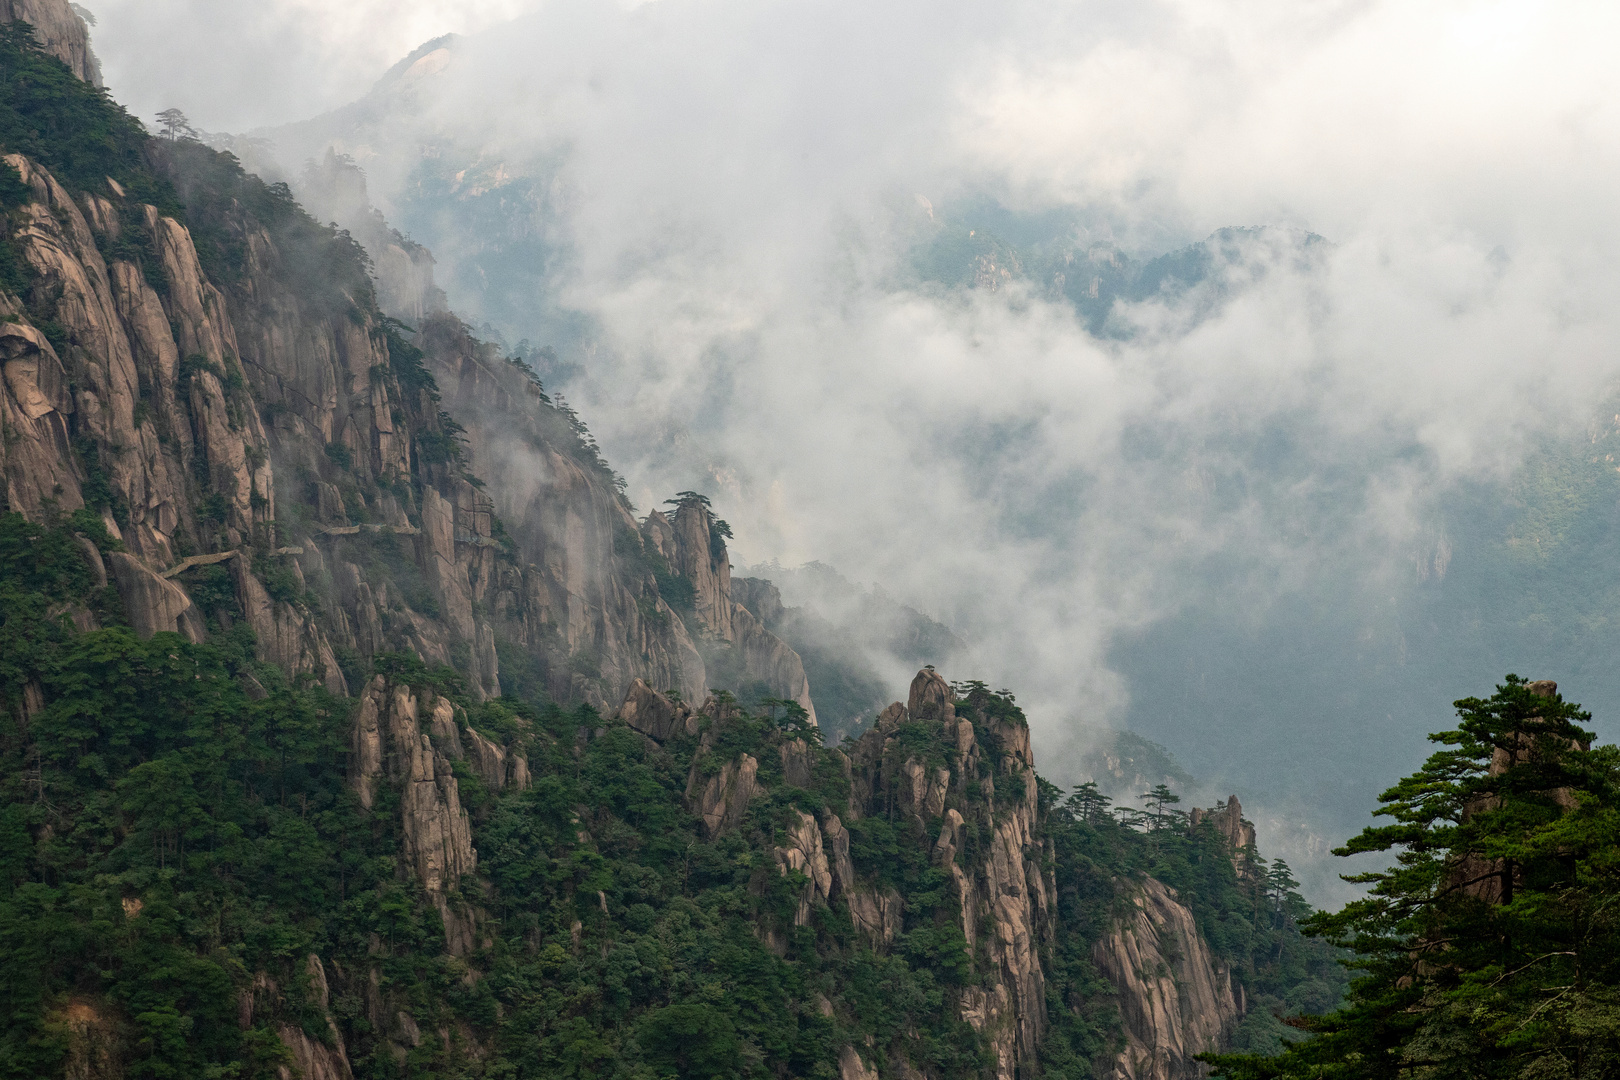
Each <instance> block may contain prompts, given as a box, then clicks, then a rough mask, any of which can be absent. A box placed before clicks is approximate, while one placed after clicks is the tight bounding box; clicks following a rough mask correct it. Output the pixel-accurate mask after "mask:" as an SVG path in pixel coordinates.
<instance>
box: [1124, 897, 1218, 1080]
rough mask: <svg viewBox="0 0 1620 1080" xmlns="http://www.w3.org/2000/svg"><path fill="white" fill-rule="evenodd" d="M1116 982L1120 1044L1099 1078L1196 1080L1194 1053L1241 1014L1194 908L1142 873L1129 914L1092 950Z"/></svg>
mask: <svg viewBox="0 0 1620 1080" xmlns="http://www.w3.org/2000/svg"><path fill="white" fill-rule="evenodd" d="M1092 959H1093V961H1094V962H1095V963H1096V965H1097V970H1098V971H1099V972H1100V973H1101V974H1102V975H1103V977H1104V978H1106V979H1108V980H1109V981H1110V982H1112V983H1113V984H1114V988H1115V990H1116V991H1117V992H1118V995H1119V1009H1120V1017H1121V1019H1122V1020H1123V1021H1124V1025H1125V1037H1126V1045H1125V1048H1124V1049H1123V1050H1122V1051H1121V1052H1120V1054H1119V1057H1118V1058H1117V1059H1116V1060H1115V1061H1114V1062H1113V1063H1112V1065H1111V1067H1109V1068H1107V1069H1106V1070H1103V1071H1100V1072H1099V1076H1100V1077H1101V1078H1102V1080H1197V1078H1198V1077H1202V1076H1204V1075H1205V1071H1204V1069H1203V1066H1202V1065H1201V1064H1200V1063H1199V1062H1197V1061H1194V1060H1193V1056H1194V1055H1195V1054H1200V1053H1203V1052H1205V1051H1208V1050H1216V1049H1219V1048H1220V1047H1221V1045H1222V1043H1223V1040H1224V1039H1225V1037H1226V1035H1227V1033H1228V1031H1229V1030H1230V1028H1231V1026H1232V1025H1233V1024H1234V1023H1235V1022H1236V1021H1237V1019H1238V1017H1239V1008H1238V1003H1237V999H1236V998H1235V997H1234V995H1233V991H1232V979H1231V974H1230V972H1228V971H1226V970H1225V969H1224V968H1222V967H1220V966H1219V965H1217V964H1216V963H1215V961H1214V958H1213V957H1212V955H1211V954H1210V951H1209V946H1208V945H1207V944H1206V943H1205V941H1204V939H1203V936H1202V935H1201V934H1199V932H1198V925H1197V923H1196V922H1195V921H1194V920H1193V916H1192V912H1191V911H1189V910H1188V909H1187V908H1186V907H1185V906H1183V905H1182V904H1181V903H1180V902H1179V901H1178V900H1177V898H1176V895H1175V893H1174V892H1173V891H1172V890H1170V889H1169V888H1168V887H1166V886H1165V885H1163V884H1161V883H1160V882H1158V881H1156V880H1154V879H1153V878H1145V879H1143V881H1142V882H1141V884H1140V887H1139V888H1138V889H1137V891H1136V893H1135V896H1134V897H1133V898H1132V901H1131V909H1130V911H1129V912H1128V913H1127V914H1126V915H1125V916H1124V917H1123V918H1121V919H1120V920H1119V921H1118V922H1117V923H1115V925H1114V928H1113V930H1112V931H1111V932H1110V933H1109V934H1108V935H1107V936H1106V937H1104V938H1103V939H1102V940H1100V941H1099V942H1098V943H1097V944H1096V946H1095V947H1094V948H1093V949H1092Z"/></svg>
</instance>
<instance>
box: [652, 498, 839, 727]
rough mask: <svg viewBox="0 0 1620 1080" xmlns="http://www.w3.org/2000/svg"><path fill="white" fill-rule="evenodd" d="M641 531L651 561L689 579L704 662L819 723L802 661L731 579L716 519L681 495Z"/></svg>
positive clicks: (704, 507)
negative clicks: (668, 511) (801, 710)
mask: <svg viewBox="0 0 1620 1080" xmlns="http://www.w3.org/2000/svg"><path fill="white" fill-rule="evenodd" d="M642 536H643V543H644V544H645V546H646V548H647V549H648V550H649V551H650V553H651V554H652V555H653V556H654V557H655V558H658V559H661V560H663V561H664V562H665V563H666V564H667V565H668V566H669V568H670V569H671V570H672V571H673V572H674V573H676V574H678V575H680V576H681V578H682V579H684V580H685V581H687V582H690V584H691V587H692V613H693V615H694V620H693V621H694V622H695V623H696V626H695V631H696V635H697V638H698V641H699V642H700V644H702V645H704V646H706V648H705V650H704V651H705V653H706V654H707V657H708V659H709V661H710V662H711V663H712V664H713V665H714V666H715V667H716V668H717V669H718V670H720V671H723V672H726V674H728V675H729V676H730V677H731V678H730V681H731V682H733V683H734V684H736V685H739V686H746V687H761V688H763V689H764V691H765V696H770V697H778V698H785V699H787V700H789V701H795V702H798V704H799V705H800V706H802V707H803V708H804V710H805V712H806V713H808V714H809V717H810V722H811V723H812V724H814V723H816V706H815V702H814V701H812V700H811V697H810V680H809V679H808V678H807V677H806V676H805V671H804V661H803V660H802V659H801V658H800V657H799V654H798V653H796V652H794V651H793V649H792V648H790V647H789V646H788V645H787V643H786V642H784V641H783V640H782V639H781V638H779V637H777V636H776V635H775V634H773V633H772V632H771V631H769V630H767V629H766V628H765V624H764V623H763V622H762V621H761V620H760V619H759V618H758V617H757V616H755V615H754V613H753V612H752V611H751V610H750V609H749V607H748V604H747V603H746V601H747V600H748V599H751V598H752V592H751V591H750V590H751V589H752V583H748V584H744V585H742V587H741V590H740V591H739V589H738V586H737V584H735V583H733V581H732V578H731V557H730V555H729V554H728V552H727V551H726V543H725V539H724V534H723V532H722V528H721V523H720V522H719V521H718V520H717V519H716V518H715V516H714V514H713V513H712V512H711V511H710V510H709V508H708V506H707V505H706V504H705V503H704V502H702V501H700V500H697V499H686V500H683V501H682V502H681V503H680V505H679V507H678V508H677V509H676V511H675V513H674V514H673V515H672V516H665V515H664V514H663V513H661V512H659V511H656V510H655V511H653V512H652V513H651V514H648V515H647V519H646V521H645V522H643V524H642Z"/></svg>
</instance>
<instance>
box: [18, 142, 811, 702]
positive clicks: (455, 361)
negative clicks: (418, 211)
mask: <svg viewBox="0 0 1620 1080" xmlns="http://www.w3.org/2000/svg"><path fill="white" fill-rule="evenodd" d="M188 153H190V154H193V155H196V154H203V153H206V152H205V151H202V150H201V148H195V150H188V149H186V148H179V149H176V150H173V151H171V155H172V156H173V157H174V158H177V159H179V160H174V161H170V162H168V164H169V165H170V167H172V168H173V169H175V170H177V171H179V170H183V169H184V168H185V164H186V163H185V161H184V158H185V156H186V154H188ZM9 163H10V164H11V165H12V166H13V167H15V168H17V169H18V171H19V173H20V174H21V175H22V176H23V177H24V179H25V181H26V182H27V183H28V184H29V185H30V186H31V188H32V189H33V191H34V199H33V201H32V202H30V203H29V204H28V205H27V206H25V207H23V208H22V209H21V211H20V212H19V216H20V218H21V221H20V223H19V227H18V228H17V229H16V230H15V233H14V239H15V242H16V243H17V244H18V246H19V247H20V248H21V250H22V252H23V253H24V256H25V258H26V259H27V261H28V264H29V266H30V268H31V270H32V271H33V273H34V276H35V278H36V281H37V284H36V285H35V286H34V287H33V289H32V290H31V291H30V296H29V297H24V298H17V299H12V298H3V297H0V305H3V306H4V307H5V310H6V314H8V315H10V316H11V317H12V320H13V321H10V322H7V323H6V324H5V325H4V329H3V330H0V351H3V354H4V357H5V369H4V370H5V380H4V382H5V386H4V393H3V397H0V418H3V420H4V422H5V424H6V430H7V431H8V432H10V433H11V434H10V436H9V437H8V438H7V440H6V443H5V446H4V447H3V448H0V474H3V476H4V478H5V482H6V488H5V502H6V506H7V507H8V508H10V509H14V510H19V511H21V512H23V513H24V514H27V515H28V516H30V517H36V518H37V517H44V516H47V515H48V514H51V513H67V512H71V511H74V510H77V509H80V508H82V507H84V506H85V505H86V503H87V501H88V502H90V503H99V505H98V506H96V507H95V509H96V510H97V511H98V512H99V513H100V515H101V517H102V518H103V519H104V520H105V522H106V524H107V527H108V528H109V530H110V531H111V532H112V533H113V534H114V535H115V536H116V537H117V538H118V539H120V540H121V541H122V542H123V543H124V544H125V545H126V547H127V548H128V549H129V559H128V560H127V561H120V563H119V564H118V565H117V566H115V567H114V568H113V569H114V571H115V577H116V579H117V583H118V585H119V588H120V593H121V595H122V596H123V597H124V601H125V604H126V607H127V608H128V610H129V612H130V616H131V619H132V621H133V622H134V623H135V625H137V626H138V627H140V628H141V629H142V630H143V631H146V632H152V631H155V630H159V629H171V630H172V629H181V630H183V631H185V632H187V633H190V634H192V635H193V636H195V635H197V634H199V633H201V632H203V631H204V626H203V618H202V614H201V613H200V612H198V611H196V610H194V609H193V606H192V605H191V604H190V602H189V600H188V598H187V596H186V587H187V584H188V580H189V579H188V578H187V577H186V573H185V572H186V571H189V570H192V569H193V568H195V566H196V565H197V563H195V562H194V563H190V564H187V563H185V560H186V559H187V558H192V559H199V558H203V557H212V556H216V555H217V556H220V557H221V559H230V560H234V561H232V563H231V567H230V570H231V574H232V579H233V581H234V583H235V592H236V597H235V604H236V607H237V608H239V609H240V614H241V616H242V617H245V618H246V619H247V620H248V621H249V623H250V624H251V625H252V627H253V629H254V631H255V633H256V634H257V636H258V640H259V649H260V652H261V658H263V659H266V660H269V661H272V662H275V663H277V664H279V665H281V666H282V667H284V668H285V669H286V670H287V671H288V672H289V674H312V675H314V676H315V677H317V678H318V679H321V680H322V681H324V682H326V683H327V685H328V686H329V687H330V688H331V689H332V690H333V691H334V692H336V693H346V692H347V691H348V689H349V688H348V687H347V686H346V683H345V679H344V676H343V673H342V670H341V667H340V664H339V661H338V658H339V657H340V656H343V655H351V656H361V657H363V656H366V655H370V654H375V653H377V652H383V651H391V650H407V651H411V652H415V653H417V654H418V655H420V656H421V657H422V658H423V659H424V660H425V661H426V662H427V663H429V664H430V665H450V666H453V667H455V668H456V669H457V670H459V671H460V672H461V673H462V674H463V675H464V676H465V677H466V678H467V680H468V683H469V685H470V686H471V687H472V688H473V690H474V691H475V693H477V694H479V695H480V696H495V695H498V694H499V693H501V677H500V664H501V661H500V653H501V649H502V648H503V647H506V648H508V651H509V654H510V655H513V656H517V657H520V658H526V659H525V660H524V662H525V663H526V664H527V665H528V666H530V667H532V668H534V669H536V670H537V671H538V676H537V677H538V678H540V679H541V680H543V682H544V684H545V688H546V689H548V690H549V691H550V692H551V693H552V694H553V695H554V696H556V697H558V698H560V699H563V700H570V699H572V700H586V701H590V702H592V703H594V704H597V705H598V706H602V707H605V706H606V705H607V703H608V702H610V701H617V700H619V699H620V698H621V697H622V695H623V694H624V693H625V691H626V690H627V689H628V687H629V685H630V683H631V682H632V681H633V680H634V679H636V678H642V679H645V680H647V681H648V682H649V683H650V684H651V685H655V686H658V687H660V688H672V689H676V690H679V691H680V692H681V693H682V694H683V695H684V696H686V697H687V698H689V699H692V700H701V699H702V697H703V696H704V695H705V693H706V692H707V684H708V682H709V681H710V679H709V678H708V673H707V672H706V671H705V665H704V662H703V658H702V656H701V654H700V653H699V651H698V649H697V647H696V645H695V644H694V641H693V634H692V632H690V631H689V629H688V627H687V626H686V625H685V623H684V622H683V620H682V619H681V617H680V616H679V615H677V614H676V613H675V612H674V611H673V610H672V609H671V608H670V607H669V605H668V604H667V603H666V602H665V600H664V599H663V598H662V597H661V595H660V593H659V590H658V585H657V582H656V580H655V576H654V574H653V572H652V570H651V569H650V568H649V567H648V566H647V559H646V555H645V553H644V551H643V550H642V549H643V540H642V530H641V527H640V526H639V525H638V523H637V522H636V520H635V519H634V517H633V516H632V515H631V513H630V510H629V508H628V505H627V504H626V503H625V501H624V499H623V497H622V496H621V495H620V494H619V493H618V491H617V490H616V489H615V487H614V478H613V476H612V473H611V471H610V470H608V469H607V468H606V466H605V465H603V464H602V463H601V461H600V457H599V456H598V455H597V454H596V453H595V450H594V448H593V447H590V446H589V444H588V443H587V442H585V441H584V440H583V439H582V438H581V433H582V428H581V427H580V425H579V424H578V421H577V419H575V418H574V417H573V416H572V414H569V413H567V412H566V411H563V410H559V409H558V408H557V407H556V406H555V405H554V404H553V403H552V402H551V401H550V400H549V399H548V398H547V397H546V395H545V394H544V391H543V390H542V388H541V387H540V386H539V384H538V383H537V382H535V381H534V380H533V379H532V378H530V377H529V376H528V375H527V374H526V373H525V372H524V371H522V370H521V369H519V368H517V367H515V366H514V365H512V364H509V363H508V362H506V361H504V360H502V359H500V358H499V357H497V356H495V355H493V351H492V350H490V349H489V348H488V347H486V346H482V345H480V344H479V343H477V342H476V341H474V340H473V339H472V337H471V336H470V335H469V334H468V333H467V332H466V330H465V328H464V327H463V326H462V325H461V324H460V323H459V321H457V320H455V319H453V318H451V317H448V316H439V317H436V318H434V319H432V320H429V321H428V322H427V323H425V324H424V325H423V327H422V333H421V335H420V337H419V339H418V341H419V344H412V343H410V342H407V341H406V340H405V339H404V338H402V337H401V336H400V332H399V331H397V330H394V329H393V328H392V327H391V325H390V324H388V323H386V322H385V321H383V320H382V319H381V317H380V316H378V315H376V314H374V313H368V311H367V310H366V309H365V306H364V304H363V303H362V304H358V305H357V304H354V303H352V302H351V303H343V304H340V305H339V308H340V310H338V311H336V312H331V311H327V310H321V308H322V307H323V306H326V307H329V306H330V303H329V301H330V299H331V298H330V297H324V298H323V297H314V298H312V297H311V296H309V295H307V293H308V290H307V289H306V288H303V287H302V283H300V282H299V281H298V279H297V271H298V264H299V262H300V259H302V258H304V257H307V253H305V252H300V251H288V250H284V248H285V247H286V245H285V243H278V240H277V238H276V237H275V236H274V235H273V234H272V231H271V230H269V229H267V228H265V227H264V226H263V225H262V224H260V223H258V222H256V221H255V220H253V219H252V218H251V217H249V216H248V215H245V214H240V213H238V214H234V215H227V220H226V221H224V222H223V223H222V224H223V225H224V227H226V228H228V229H231V230H233V231H234V232H236V233H237V239H238V242H239V245H240V246H239V250H240V251H241V257H242V263H243V265H242V267H241V269H240V271H239V272H238V273H237V274H236V275H234V277H233V279H232V280H229V281H227V282H225V284H224V286H223V288H222V287H220V286H218V285H216V284H215V283H214V282H213V281H212V280H211V279H210V278H209V277H208V275H207V274H205V273H204V272H203V269H202V266H201V261H200V259H199V257H198V253H197V251H196V249H195V246H194V245H193V243H192V241H191V237H190V233H189V231H188V229H187V228H186V227H185V226H184V225H182V224H180V223H179V222H177V221H175V220H174V219H172V218H168V217H165V216H163V215H161V214H159V213H158V212H157V211H156V209H154V208H152V207H149V206H148V207H141V206H130V205H127V200H124V199H123V198H122V197H121V196H120V195H119V194H118V193H117V192H116V191H114V190H112V189H110V188H109V190H107V191H106V192H104V193H99V194H98V193H81V194H79V195H74V194H71V193H69V192H68V191H67V190H66V189H65V188H63V187H62V186H61V185H60V184H58V183H57V182H56V181H55V180H54V179H53V178H52V177H51V176H50V174H49V173H48V172H47V171H46V170H44V169H42V168H40V167H38V166H37V165H35V164H34V163H32V162H29V161H27V160H26V159H23V158H21V157H16V156H13V157H12V158H11V159H9ZM238 182H239V183H243V184H246V183H248V181H245V180H239V181H238ZM120 245H123V246H122V247H120ZM131 245H138V246H144V247H145V248H146V249H147V250H148V251H150V252H151V253H152V255H151V258H152V265H149V266H141V265H137V264H136V263H135V262H134V261H129V260H126V259H120V258H118V257H116V256H110V257H109V256H104V254H103V251H104V250H106V251H109V252H112V251H119V250H127V249H128V248H129V247H130V246H131ZM154 282H156V283H157V285H161V286H162V291H161V292H160V291H159V289H158V287H157V285H154ZM323 301H328V303H324V304H323ZM345 307H346V308H348V310H347V311H344V310H341V309H342V308H345ZM42 312H43V317H48V325H49V326H50V328H51V329H53V331H58V330H59V334H58V336H57V338H56V339H55V341H54V342H53V340H52V339H51V338H50V337H48V336H47V335H46V334H45V333H44V332H43V331H42V330H40V329H39V328H38V326H37V325H35V323H36V321H37V320H39V319H41V318H42V314H41V313H42ZM435 379H437V380H438V383H437V385H436V384H435ZM458 417H459V418H461V419H460V420H459V421H458V420H457V419H456V418H458ZM463 425H465V426H463ZM87 485H89V486H90V487H91V488H92V489H93V490H91V491H90V493H89V494H88V496H87V494H86V486H87ZM657 517H661V515H660V516H657ZM677 517H678V518H679V515H677ZM682 521H683V528H685V527H686V524H685V522H686V519H682ZM654 524H655V525H656V521H655V522H654ZM705 524H706V523H705V522H701V521H700V522H696V525H697V527H698V528H699V529H700V530H703V529H704V527H705ZM651 531H652V532H653V534H654V535H658V533H657V530H656V529H653V530H651ZM701 548H702V552H703V558H702V559H701V560H700V559H698V558H695V557H693V558H688V555H689V554H690V553H691V551H692V550H693V547H692V544H690V543H686V542H684V541H683V542H681V543H678V544H675V545H674V546H673V547H672V549H671V555H672V556H674V557H675V558H677V559H685V560H686V561H684V562H681V563H679V564H678V565H680V566H681V567H682V568H683V569H687V570H690V571H691V572H692V573H693V574H696V575H697V577H696V581H697V585H698V589H697V591H698V594H699V595H700V596H701V597H702V598H703V602H704V605H705V606H704V607H702V608H700V610H699V612H698V622H699V624H700V627H701V630H702V632H703V633H705V634H710V635H712V636H714V637H715V638H716V639H717V640H721V641H724V642H726V643H727V645H728V646H731V647H732V648H734V650H735V651H736V652H737V653H738V654H739V655H740V657H741V663H740V664H739V665H738V667H739V669H740V671H741V672H743V673H745V674H746V675H747V676H748V677H749V678H752V679H754V680H756V681H762V682H764V683H766V684H767V685H768V687H769V689H770V690H771V691H772V692H773V693H778V694H781V695H782V696H787V697H791V698H793V699H795V700H798V701H800V702H801V703H802V704H803V705H804V706H805V707H806V709H812V708H813V705H812V703H811V699H810V693H809V686H808V682H807V680H806V679H805V678H804V673H803V666H802V664H800V663H799V662H798V658H797V656H796V655H795V654H793V652H792V650H791V649H788V648H787V647H786V646H785V645H783V644H782V643H781V642H780V641H779V640H778V639H776V638H775V637H774V635H771V634H770V633H769V632H768V631H765V630H764V629H763V627H760V626H759V625H758V623H757V620H753V618H752V616H749V615H748V614H747V612H746V611H745V610H741V609H740V607H739V606H738V605H735V604H734V603H733V602H732V601H731V600H730V598H729V593H728V591H727V585H728V575H726V574H725V573H724V569H725V555H724V550H723V546H722V548H721V549H720V551H719V552H718V565H719V566H720V568H721V573H720V574H718V575H716V574H715V573H714V572H713V569H712V568H713V566H714V565H715V560H711V559H710V558H709V557H708V551H709V546H708V544H707V539H706V536H705V538H704V541H703V543H702V544H701ZM171 572H172V573H171ZM165 574H168V575H169V577H170V578H172V580H168V581H163V582H160V581H158V580H157V578H158V577H159V576H160V575H165ZM288 575H291V578H292V580H293V582H294V584H293V585H292V586H287V585H286V581H287V580H288ZM272 578H276V579H279V580H281V581H282V583H283V586H282V587H281V588H279V589H277V590H275V591H272V590H270V589H269V588H268V586H267V582H269V581H270V580H271V579H272ZM733 609H737V610H741V615H740V617H738V618H735V619H734V618H733V617H732V614H733Z"/></svg>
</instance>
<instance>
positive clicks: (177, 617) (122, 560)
mask: <svg viewBox="0 0 1620 1080" xmlns="http://www.w3.org/2000/svg"><path fill="white" fill-rule="evenodd" d="M107 565H108V566H109V567H110V568H111V570H112V578H113V581H114V582H116V583H117V586H118V598H119V599H120V600H122V601H123V604H124V614H125V615H127V616H128V617H129V624H130V626H132V627H134V628H135V632H136V633H137V634H139V635H140V636H141V637H143V638H149V637H151V636H152V635H153V634H157V633H161V632H163V631H174V632H178V633H182V634H185V635H186V636H187V637H188V638H190V639H191V640H192V641H193V642H201V641H202V640H203V639H204V638H205V637H206V636H207V633H206V630H205V628H204V626H203V622H202V617H201V616H200V615H198V614H197V609H196V608H195V607H194V606H193V605H192V603H191V597H189V596H187V595H186V591H185V590H184V589H182V588H181V587H180V586H178V585H176V584H175V583H174V582H172V581H164V580H163V579H162V578H160V577H158V576H157V575H156V574H154V573H153V572H152V571H151V570H149V569H147V568H146V566H145V565H144V564H142V563H141V561H140V560H139V559H137V558H135V556H133V555H130V554H128V553H126V552H122V551H115V552H112V553H111V554H109V555H108V556H107Z"/></svg>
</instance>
